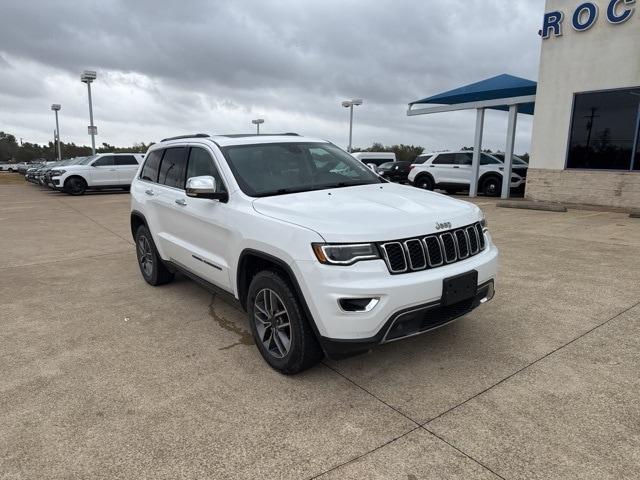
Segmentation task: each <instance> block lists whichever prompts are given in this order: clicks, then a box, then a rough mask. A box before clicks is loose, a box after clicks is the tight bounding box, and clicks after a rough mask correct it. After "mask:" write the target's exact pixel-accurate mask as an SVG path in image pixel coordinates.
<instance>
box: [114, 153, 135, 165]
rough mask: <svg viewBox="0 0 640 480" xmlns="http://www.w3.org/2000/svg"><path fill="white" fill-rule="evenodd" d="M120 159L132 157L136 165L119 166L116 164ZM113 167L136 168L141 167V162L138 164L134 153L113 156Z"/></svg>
mask: <svg viewBox="0 0 640 480" xmlns="http://www.w3.org/2000/svg"><path fill="white" fill-rule="evenodd" d="M119 157H130V158H131V159H133V162H134V163H123V164H118V163H116V162H117V161H118V158H119ZM113 165H114V166H115V167H134V166H140V162H138V160H137V159H136V156H135V155H134V154H132V153H117V154H115V155H113Z"/></svg>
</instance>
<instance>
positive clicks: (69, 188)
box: [64, 177, 87, 195]
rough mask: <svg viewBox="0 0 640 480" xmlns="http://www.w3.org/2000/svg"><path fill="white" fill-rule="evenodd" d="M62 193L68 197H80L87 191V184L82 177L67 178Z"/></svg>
mask: <svg viewBox="0 0 640 480" xmlns="http://www.w3.org/2000/svg"><path fill="white" fill-rule="evenodd" d="M64 191H65V192H67V193H68V194H70V195H82V194H83V193H84V192H86V191H87V182H86V180H85V179H84V178H82V177H69V178H67V179H66V180H65V182H64Z"/></svg>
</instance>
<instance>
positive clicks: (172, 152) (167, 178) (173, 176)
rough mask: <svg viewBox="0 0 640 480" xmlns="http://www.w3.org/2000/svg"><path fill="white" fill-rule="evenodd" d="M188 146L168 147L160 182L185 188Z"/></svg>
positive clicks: (163, 160) (161, 168)
mask: <svg viewBox="0 0 640 480" xmlns="http://www.w3.org/2000/svg"><path fill="white" fill-rule="evenodd" d="M188 150H189V149H188V148H187V147H175V148H167V149H166V150H165V151H164V157H162V163H161V164H160V173H159V174H158V183H161V184H163V185H166V186H167V187H174V188H181V189H184V180H185V178H184V177H185V171H186V169H187V152H188Z"/></svg>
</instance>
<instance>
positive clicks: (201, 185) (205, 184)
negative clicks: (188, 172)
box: [185, 175, 229, 203]
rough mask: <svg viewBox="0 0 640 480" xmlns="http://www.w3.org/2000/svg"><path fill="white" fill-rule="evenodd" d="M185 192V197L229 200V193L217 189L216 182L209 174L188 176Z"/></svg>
mask: <svg viewBox="0 0 640 480" xmlns="http://www.w3.org/2000/svg"><path fill="white" fill-rule="evenodd" d="M185 192H186V194H187V197H192V198H208V199H211V200H220V201H221V202H223V203H225V202H227V201H228V200H229V194H228V193H227V192H220V191H219V187H218V182H217V181H216V179H215V178H213V177H212V176H211V175H202V176H200V177H191V178H189V179H188V180H187V185H186V188H185Z"/></svg>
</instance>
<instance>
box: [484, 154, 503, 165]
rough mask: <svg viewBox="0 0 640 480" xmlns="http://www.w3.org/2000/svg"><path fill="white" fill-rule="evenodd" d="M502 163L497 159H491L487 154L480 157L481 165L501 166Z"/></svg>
mask: <svg viewBox="0 0 640 480" xmlns="http://www.w3.org/2000/svg"><path fill="white" fill-rule="evenodd" d="M500 164H502V162H501V161H500V160H498V159H497V158H494V157H491V156H489V155H487V154H486V153H483V154H482V155H480V165H500Z"/></svg>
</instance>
